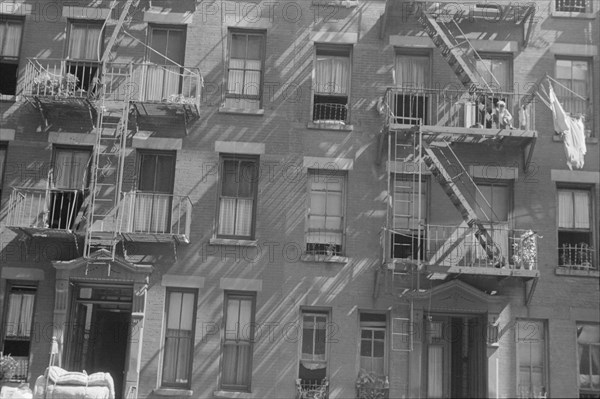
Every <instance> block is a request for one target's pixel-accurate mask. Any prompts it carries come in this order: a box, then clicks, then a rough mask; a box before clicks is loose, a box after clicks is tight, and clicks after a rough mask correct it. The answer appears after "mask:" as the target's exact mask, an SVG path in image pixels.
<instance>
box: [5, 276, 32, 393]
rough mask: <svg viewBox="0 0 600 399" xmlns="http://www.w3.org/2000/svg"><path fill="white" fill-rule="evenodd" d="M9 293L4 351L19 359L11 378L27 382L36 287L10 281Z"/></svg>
mask: <svg viewBox="0 0 600 399" xmlns="http://www.w3.org/2000/svg"><path fill="white" fill-rule="evenodd" d="M7 293H8V301H7V302H8V303H7V306H6V308H5V312H4V315H5V316H4V329H3V333H4V344H3V348H2V353H5V354H10V355H11V356H12V357H13V358H14V359H15V360H16V361H17V368H16V370H15V372H14V374H13V376H12V378H11V380H14V381H21V382H26V381H27V378H28V373H29V352H30V350H31V331H32V326H33V313H34V309H35V294H36V287H35V286H31V285H26V284H20V283H17V282H9V284H8V289H7Z"/></svg>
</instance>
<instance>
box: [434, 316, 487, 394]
mask: <svg viewBox="0 0 600 399" xmlns="http://www.w3.org/2000/svg"><path fill="white" fill-rule="evenodd" d="M424 323H425V331H426V340H425V344H424V345H423V349H424V353H423V356H424V362H423V364H424V366H425V368H424V377H425V378H424V383H425V392H426V397H428V398H481V397H485V396H486V386H485V375H486V367H485V351H484V349H485V345H484V344H485V329H484V326H485V325H484V317H483V316H479V315H452V316H445V315H444V316H442V315H429V316H426V318H425V320H424Z"/></svg>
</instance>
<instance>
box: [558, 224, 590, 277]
mask: <svg viewBox="0 0 600 399" xmlns="http://www.w3.org/2000/svg"><path fill="white" fill-rule="evenodd" d="M558 262H559V266H567V267H571V266H576V267H583V268H588V269H589V268H592V265H594V249H593V248H592V235H591V234H590V233H589V232H573V231H559V232H558Z"/></svg>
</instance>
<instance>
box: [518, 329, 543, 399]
mask: <svg viewBox="0 0 600 399" xmlns="http://www.w3.org/2000/svg"><path fill="white" fill-rule="evenodd" d="M516 334H517V366H518V368H517V370H518V374H517V396H518V397H520V398H539V397H545V396H542V395H544V394H545V393H546V392H547V389H548V381H547V375H546V374H547V356H546V351H547V348H546V324H545V323H544V322H543V321H541V320H518V321H517V331H516Z"/></svg>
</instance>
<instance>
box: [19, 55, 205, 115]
mask: <svg viewBox="0 0 600 399" xmlns="http://www.w3.org/2000/svg"><path fill="white" fill-rule="evenodd" d="M105 67H106V71H104V81H103V82H100V77H101V72H102V71H101V64H100V63H98V62H90V61H77V60H67V59H51V58H43V59H42V58H29V59H28V61H27V65H26V67H25V74H24V76H23V79H22V81H21V90H20V94H22V95H25V96H58V97H66V98H68V97H82V98H88V99H90V100H96V99H98V95H99V93H100V85H101V84H102V85H104V90H105V92H104V94H105V98H106V99H107V100H112V101H122V100H126V99H130V100H133V101H142V102H161V103H174V104H191V105H195V106H196V107H198V108H199V107H200V97H201V91H202V85H203V80H202V74H201V73H200V69H199V68H191V67H185V68H181V67H177V66H169V65H156V64H150V63H136V64H123V63H106V64H105Z"/></svg>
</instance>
